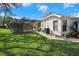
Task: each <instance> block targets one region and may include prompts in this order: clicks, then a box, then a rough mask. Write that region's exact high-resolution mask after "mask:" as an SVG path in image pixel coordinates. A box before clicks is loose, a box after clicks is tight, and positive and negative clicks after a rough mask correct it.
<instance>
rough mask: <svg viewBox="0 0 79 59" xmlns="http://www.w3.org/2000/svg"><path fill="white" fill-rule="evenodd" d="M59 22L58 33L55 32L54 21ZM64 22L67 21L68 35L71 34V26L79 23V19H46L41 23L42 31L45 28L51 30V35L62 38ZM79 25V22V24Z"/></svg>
mask: <svg viewBox="0 0 79 59" xmlns="http://www.w3.org/2000/svg"><path fill="white" fill-rule="evenodd" d="M55 20H57V21H58V31H55V30H53V21H55ZM63 20H67V33H69V32H71V30H70V26H71V25H72V24H73V22H75V21H79V18H73V17H72V18H66V19H65V18H60V19H59V18H58V17H54V16H52V17H48V18H44V19H43V21H42V22H41V29H42V30H44V29H45V28H49V29H50V33H52V34H55V35H59V36H62V33H63V31H62V29H63V27H62V25H63ZM78 23H79V22H78ZM78 30H79V24H78Z"/></svg>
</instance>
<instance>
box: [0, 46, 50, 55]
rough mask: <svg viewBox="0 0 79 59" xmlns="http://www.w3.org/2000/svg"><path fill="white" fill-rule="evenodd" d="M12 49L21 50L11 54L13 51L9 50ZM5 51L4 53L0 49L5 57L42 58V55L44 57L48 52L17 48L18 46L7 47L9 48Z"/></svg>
mask: <svg viewBox="0 0 79 59" xmlns="http://www.w3.org/2000/svg"><path fill="white" fill-rule="evenodd" d="M14 48H15V50H16V49H17V48H19V49H22V50H21V51H20V50H18V51H17V52H16V53H13V51H11V49H14ZM27 49H28V50H27ZM5 50H6V51H5V52H4V51H3V49H0V51H1V52H3V53H5V55H6V56H42V55H44V56H45V55H46V54H47V53H48V52H49V51H45V50H42V49H39V48H25V47H19V46H18V47H9V48H6V49H5ZM9 50H10V51H9ZM15 50H14V51H15ZM23 50H24V51H23Z"/></svg>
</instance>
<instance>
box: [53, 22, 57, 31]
mask: <svg viewBox="0 0 79 59" xmlns="http://www.w3.org/2000/svg"><path fill="white" fill-rule="evenodd" d="M53 30H55V31H58V21H57V20H56V21H54V22H53Z"/></svg>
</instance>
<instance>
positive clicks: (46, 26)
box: [41, 18, 62, 36]
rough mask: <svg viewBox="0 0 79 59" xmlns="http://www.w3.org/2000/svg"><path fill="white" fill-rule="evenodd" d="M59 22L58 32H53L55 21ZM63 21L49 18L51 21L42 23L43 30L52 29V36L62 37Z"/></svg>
mask: <svg viewBox="0 0 79 59" xmlns="http://www.w3.org/2000/svg"><path fill="white" fill-rule="evenodd" d="M55 20H57V21H58V31H55V30H53V21H55ZM61 23H62V22H61V20H60V19H57V18H55V19H53V18H49V19H47V20H46V19H45V20H44V21H43V22H41V29H42V30H44V28H49V29H50V33H51V34H55V35H59V36H61V32H62V31H61V30H62V28H61V25H62V24H61Z"/></svg>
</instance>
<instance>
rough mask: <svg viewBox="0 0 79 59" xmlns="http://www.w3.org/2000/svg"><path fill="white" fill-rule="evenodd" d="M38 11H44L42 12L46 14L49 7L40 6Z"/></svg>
mask: <svg viewBox="0 0 79 59" xmlns="http://www.w3.org/2000/svg"><path fill="white" fill-rule="evenodd" d="M38 10H39V11H42V12H45V11H47V10H48V6H47V5H40V6H38Z"/></svg>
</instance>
